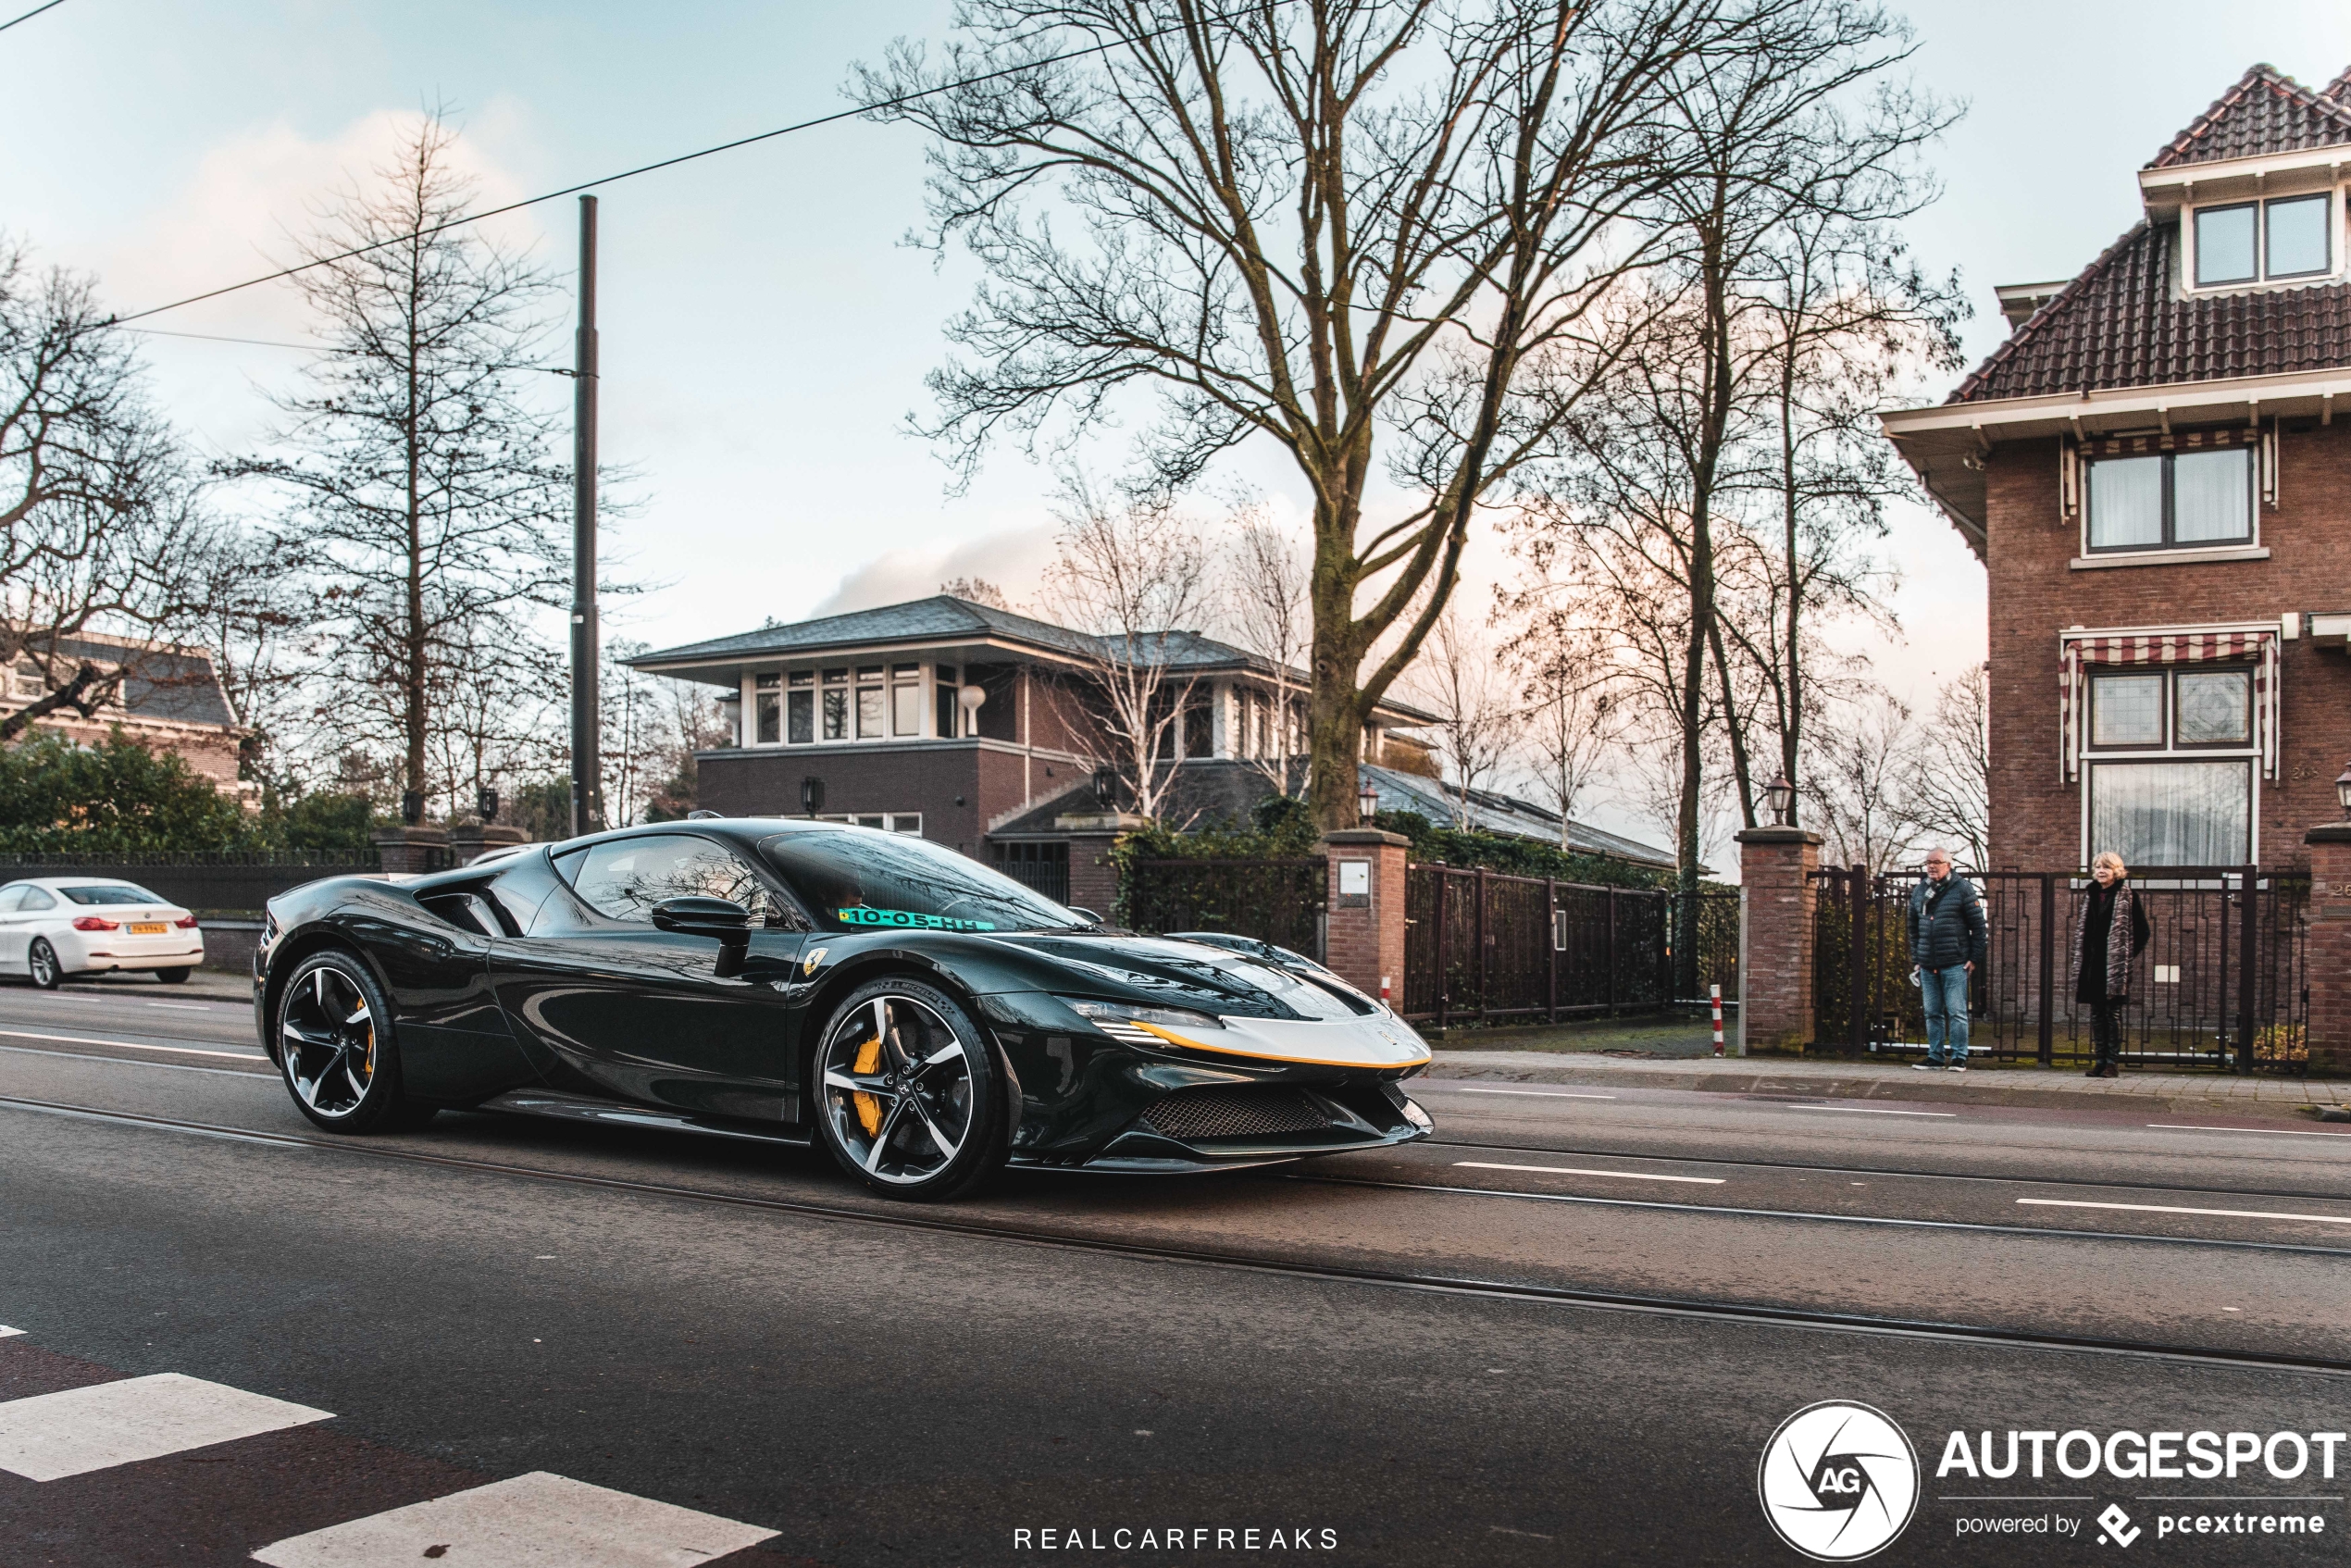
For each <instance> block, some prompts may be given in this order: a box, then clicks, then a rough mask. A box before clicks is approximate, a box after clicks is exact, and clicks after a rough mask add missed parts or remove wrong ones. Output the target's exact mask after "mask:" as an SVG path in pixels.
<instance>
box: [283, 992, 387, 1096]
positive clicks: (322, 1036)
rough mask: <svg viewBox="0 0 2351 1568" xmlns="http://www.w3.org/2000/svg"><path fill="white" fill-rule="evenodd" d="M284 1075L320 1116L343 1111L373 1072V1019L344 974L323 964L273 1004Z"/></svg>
mask: <svg viewBox="0 0 2351 1568" xmlns="http://www.w3.org/2000/svg"><path fill="white" fill-rule="evenodd" d="M278 1042H279V1052H280V1055H281V1056H282V1057H283V1058H284V1061H285V1064H286V1081H287V1082H288V1083H289V1084H291V1085H292V1086H293V1091H294V1093H295V1094H296V1095H298V1096H299V1097H300V1098H301V1100H302V1102H303V1103H304V1104H305V1105H306V1106H308V1107H309V1108H310V1109H311V1110H312V1111H314V1112H316V1113H317V1114H319V1115H321V1116H348V1115H350V1114H352V1113H353V1112H355V1111H356V1110H357V1109H358V1108H359V1105H360V1102H361V1101H364V1100H366V1099H367V1087H368V1085H370V1084H372V1083H373V1082H375V1077H376V1021H375V1018H374V1016H373V1014H370V1013H369V1011H368V1008H367V996H366V994H365V993H363V992H362V991H361V990H360V989H359V986H358V982H356V981H355V980H354V979H353V978H352V977H350V976H349V975H346V974H344V973H343V972H342V970H341V969H339V968H336V967H335V966H334V965H333V964H320V965H319V966H318V967H317V968H315V969H313V970H311V971H310V973H308V974H307V975H304V976H301V977H298V978H297V979H296V980H295V981H294V983H293V987H292V989H291V990H290V991H289V992H288V993H287V996H286V1000H285V1002H284V1003H283V1005H281V1006H280V1008H279V1010H278Z"/></svg>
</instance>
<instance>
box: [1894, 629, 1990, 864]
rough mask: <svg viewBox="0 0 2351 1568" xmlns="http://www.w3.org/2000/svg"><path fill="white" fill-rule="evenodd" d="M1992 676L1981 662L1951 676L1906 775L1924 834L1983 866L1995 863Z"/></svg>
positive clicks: (1915, 819)
mask: <svg viewBox="0 0 2351 1568" xmlns="http://www.w3.org/2000/svg"><path fill="white" fill-rule="evenodd" d="M1991 719H1992V702H1991V678H1990V677H1989V676H1988V674H1987V673H1986V672H1985V669H1984V666H1982V665H1977V666H1974V667H1973V668H1972V669H1970V670H1969V671H1968V672H1967V673H1966V674H1965V675H1962V676H1960V677H1959V678H1957V679H1955V680H1949V681H1946V682H1945V683H1944V685H1943V688H1942V690H1941V691H1938V692H1937V693H1936V694H1935V699H1934V723H1932V724H1930V725H1926V726H1924V727H1923V728H1922V732H1921V734H1920V735H1919V737H1918V740H1917V744H1916V745H1915V747H1914V748H1913V749H1912V751H1911V753H1910V755H1909V759H1908V764H1909V765H1908V766H1907V767H1906V768H1905V769H1904V771H1903V777H1902V804H1903V810H1904V812H1905V813H1906V814H1907V815H1908V816H1909V821H1910V824H1911V826H1912V827H1913V828H1915V829H1916V830H1917V832H1918V834H1919V836H1920V837H1922V838H1925V839H1931V840H1941V841H1942V842H1943V843H1944V844H1945V845H1946V846H1947V847H1948V848H1949V849H1950V850H1951V851H1952V852H1954V853H1955V854H1959V855H1963V856H1965V857H1966V861H1967V864H1968V865H1970V866H1972V867H1973V868H1974V869H1976V870H1978V871H1983V870H1988V869H1989V868H1990V866H1991V862H1992V827H1991V824H1992V725H1991Z"/></svg>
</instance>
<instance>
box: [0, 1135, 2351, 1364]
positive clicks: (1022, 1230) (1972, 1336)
mask: <svg viewBox="0 0 2351 1568" xmlns="http://www.w3.org/2000/svg"><path fill="white" fill-rule="evenodd" d="M0 1109H6V1110H15V1111H19V1112H26V1113H31V1114H48V1115H58V1116H66V1117H71V1118H77V1119H84V1120H93V1121H98V1122H105V1123H111V1124H115V1125H118V1126H131V1127H145V1128H150V1129H155V1130H162V1131H167V1132H172V1133H178V1134H182V1135H190V1136H196V1137H203V1138H212V1139H228V1140H231V1141H236V1142H243V1143H252V1144H258V1145H268V1146H275V1147H280V1148H286V1149H301V1150H316V1151H323V1152H329V1153H334V1154H340V1155H346V1156H352V1155H355V1156H361V1157H367V1158H373V1159H379V1160H392V1161H400V1162H404V1163H406V1164H413V1165H417V1166H423V1167H432V1168H440V1169H445V1170H452V1171H461V1172H467V1173H471V1174H476V1175H482V1176H504V1177H511V1178H517V1179H521V1180H527V1181H538V1182H549V1183H554V1184H558V1185H562V1186H566V1187H573V1188H588V1189H591V1190H598V1191H605V1192H613V1193H618V1194H625V1195H629V1196H635V1197H643V1198H654V1199H663V1200H668V1201H682V1202H690V1203H696V1204H703V1205H709V1206H713V1207H721V1208H730V1209H736V1210H742V1211H748V1212H754V1213H779V1214H790V1215H792V1216H795V1217H798V1218H803V1219H814V1220H821V1221H826V1222H830V1223H837V1224H846V1225H860V1226H879V1227H885V1228H890V1229H897V1230H905V1231H914V1232H923V1233H928V1234H932V1235H940V1236H953V1237H961V1238H972V1239H977V1240H989V1241H1000V1242H1011V1243H1014V1244H1016V1245H1022V1246H1030V1247H1039V1248H1046V1249H1052V1250H1057V1251H1076V1252H1085V1253H1091V1254H1095V1255H1100V1256H1109V1257H1122V1258H1130V1259H1135V1260H1138V1261H1142V1262H1152V1263H1173V1264H1179V1265H1186V1266H1192V1267H1204V1268H1213V1269H1224V1270H1231V1271H1235V1272H1241V1273H1250V1274H1259V1275H1268V1276H1279V1277H1287V1278H1294V1279H1301V1280H1314V1281H1323V1282H1327V1283H1332V1284H1347V1285H1359V1286H1365V1287H1370V1288H1385V1289H1401V1290H1410V1291H1415V1292H1422V1293H1428V1294H1435V1295H1444V1296H1455V1297H1467V1298H1474V1299H1485V1300H1506V1301H1519V1302H1525V1303H1529V1304H1535V1305H1549V1306H1556V1307H1564V1308H1575V1309H1583V1310H1587V1311H1599V1312H1613V1313H1635V1314H1640V1315H1647V1316H1655V1317H1666V1318H1682V1319H1690V1320H1698V1321H1709V1322H1717V1323H1745V1324H1754V1325H1762V1326H1774V1327H1786V1328H1805V1329H1813V1330H1819V1331H1824V1332H1832V1333H1839V1334H1851V1335H1861V1336H1870V1337H1879V1338H1902V1339H1914V1340H1928V1341H1939V1342H1947V1343H1953V1344H1964V1345H1983V1346H1996V1347H2005V1348H2009V1349H2018V1350H2047V1351H2052V1352H2062V1353H2079V1354H2092V1355H2099V1356H2116V1357H2125V1358H2133V1359H2140V1360H2149V1361H2156V1362H2162V1363H2175V1364H2184V1365H2201V1366H2213V1367H2228V1368H2237V1369H2253V1370H2263V1371H2287V1372H2303V1373H2318V1374H2323V1375H2335V1376H2341V1375H2351V1359H2344V1358H2336V1357H2326V1356H2311V1355H2292V1354H2285V1353H2282V1352H2274V1351H2265V1350H2224V1349H2219V1348H2215V1347H2210V1346H2202V1345H2191V1344H2178V1343H2166V1342H2164V1341H2161V1340H2156V1339H2140V1338H2127V1337H2121V1336H2103V1335H2086V1334H2064V1333H2052V1332H2035V1331H2026V1330H2018V1329H2009V1328H1997V1327H1991V1326H1986V1325H1972V1324H1966V1323H1958V1322H1943V1321H1934V1320H1928V1319H1920V1318H1906V1317H1899V1316H1890V1315H1878V1314H1872V1313H1839V1312H1826V1311H1821V1310H1817V1309H1807V1308H1799V1307H1785V1306H1771V1305H1762V1304H1751V1303H1745V1302H1738V1301H1723V1300H1707V1299H1703V1298H1693V1297H1677V1296H1671V1295H1653V1294H1646V1293H1638V1292H1626V1291H1612V1290H1600V1289H1587V1288H1574V1287H1570V1286H1554V1285H1541V1284H1533V1283H1527V1282H1522V1281H1515V1280H1505V1279H1490V1278H1481V1277H1476V1276H1469V1275H1451V1274H1433V1273H1422V1272H1416V1271H1412V1270H1403V1269H1381V1268H1370V1267H1359V1266H1353V1265H1349V1264H1343V1263H1304V1262H1298V1261H1293V1260H1286V1259H1281V1258H1275V1257H1266V1256H1262V1255H1252V1254H1250V1253H1247V1252H1241V1251H1223V1250H1218V1249H1213V1248H1196V1247H1182V1246H1173V1245H1168V1244H1164V1243H1156V1242H1144V1241H1130V1240H1120V1239H1116V1238H1104V1237H1089V1236H1084V1235H1073V1234H1069V1233H1065V1232H1059V1231H1052V1230H1045V1229H1038V1228H1033V1227H1026V1226H1007V1225H1002V1224H995V1223H988V1222H979V1221H969V1220H959V1219H954V1218H952V1217H948V1216H945V1215H941V1214H939V1213H932V1212H925V1211H883V1210H877V1209H868V1208H861V1207H855V1206H852V1205H847V1204H840V1203H829V1202H823V1201H814V1200H808V1199H794V1198H777V1197H766V1196H760V1195H756V1194H751V1193H740V1192H725V1191H718V1190H714V1189H712V1188H698V1187H690V1186H680V1185H676V1184H671V1183H666V1182H651V1181H642V1180H638V1179H634V1178H631V1177H625V1176H599V1175H595V1174H592V1173H587V1172H580V1171H563V1170H551V1169H548V1168H546V1167H543V1166H538V1165H530V1164H518V1163H515V1162H511V1161H504V1160H494V1159H485V1158H481V1157H479V1156H475V1155H457V1154H447V1153H436V1152H433V1151H429V1150H423V1149H415V1148H399V1147H392V1146H389V1145H385V1144H379V1143H363V1142H359V1141H355V1140H351V1139H325V1138H316V1137H309V1136H305V1135H302V1134H295V1133H281V1132H272V1131H257V1130H255V1129H253V1128H250V1127H239V1126H225V1125H221V1124H217V1123H208V1122H197V1121H192V1120H186V1119H181V1118H177V1117H168V1116H158V1115H153V1114H145V1113H138V1112H127V1111H116V1110H108V1109H106V1108H103V1107H97V1106H88V1105H75V1104H70V1103H67V1102H63V1101H45V1100H32V1099H26V1098H22V1097H17V1096H0ZM1298 1179H1302V1180H1308V1181H1318V1182H1319V1181H1332V1182H1340V1181H1343V1180H1345V1178H1326V1177H1302V1178H1298ZM1365 1185H1375V1186H1387V1185H1402V1184H1386V1183H1371V1184H1365ZM1452 1190H1459V1191H1463V1192H1479V1193H1480V1195H1485V1196H1503V1197H1508V1196H1524V1195H1521V1194H1511V1193H1486V1192H1483V1191H1482V1189H1474V1188H1460V1189H1452ZM1594 1201H1605V1200H1594ZM1632 1206H1640V1207H1656V1206H1661V1207H1674V1205H1646V1204H1637V1203H1636V1204H1634V1205H1632ZM1755 1213H1757V1214H1758V1215H1760V1216H1761V1217H1767V1218H1768V1217H1785V1215H1783V1214H1781V1213H1779V1212H1775V1211H1768V1210H1764V1211H1756V1212H1755ZM1968 1228H1984V1229H1992V1228H2000V1229H2009V1228H2018V1229H2021V1231H2022V1233H2023V1234H2026V1235H2032V1236H2039V1237H2050V1238H2083V1239H2096V1240H2106V1241H2158V1242H2162V1241H2174V1240H2182V1239H2187V1238H2161V1237H2145V1236H2138V1235H2118V1234H2115V1233H2108V1232H2073V1231H2059V1230H2045V1229H2034V1228H2031V1227H1989V1226H1983V1227H1975V1226H1971V1227H1968ZM2212 1244H2215V1243H2208V1245H2212ZM2221 1245H2235V1246H2243V1247H2253V1248H2259V1249H2264V1250H2287V1251H2321V1250H2320V1249H2307V1248H2299V1249H2297V1248H2283V1249H2281V1248H2279V1247H2278V1245H2277V1244H2271V1243H2258V1242H2252V1243H2227V1244H2221Z"/></svg>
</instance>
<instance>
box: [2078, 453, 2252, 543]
mask: <svg viewBox="0 0 2351 1568" xmlns="http://www.w3.org/2000/svg"><path fill="white" fill-rule="evenodd" d="M2089 467H2090V482H2089V501H2090V548H2091V549H2092V550H2094V551H2096V550H2175V549H2196V548H2200V547H2205V546H2210V545H2216V544H2245V543H2249V542H2250V541H2252V539H2253V449H2252V448H2251V447H2249V446H2226V447H2219V448H2215V449H2212V450H2209V451H2203V452H2166V453H2160V454H2148V455H2146V456H2145V457H2103V458H2098V459H2096V460H2095V461H2093V462H2092V463H2091V464H2090V466H2089Z"/></svg>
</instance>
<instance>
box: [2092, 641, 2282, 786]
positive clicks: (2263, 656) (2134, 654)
mask: <svg viewBox="0 0 2351 1568" xmlns="http://www.w3.org/2000/svg"><path fill="white" fill-rule="evenodd" d="M2058 655H2059V689H2058V729H2059V738H2060V743H2061V745H2062V746H2063V754H2062V756H2061V757H2060V758H2059V774H2058V776H2059V778H2062V779H2065V780H2066V781H2068V782H2071V780H2073V779H2075V778H2079V777H2081V773H2082V753H2083V749H2084V745H2085V743H2086V741H2087V737H2086V736H2085V735H2084V733H2083V727H2084V724H2085V723H2086V722H2087V716H2088V711H2089V703H2087V702H2085V701H2084V691H2083V685H2082V683H2083V681H2084V680H2085V679H2086V678H2087V674H2086V672H2087V670H2088V669H2089V668H2090V667H2091V666H2109V667H2110V666H2116V665H2179V664H2250V665H2251V666H2253V740H2254V744H2255V745H2256V746H2257V747H2258V749H2259V751H2260V753H2261V772H2262V775H2263V777H2265V778H2276V777H2277V774H2278V631H2277V628H2275V627H2220V628H2189V629H2185V630H2164V629H2161V628H2154V629H2150V630H2146V631H2112V630H2108V631H2069V632H2064V633H2061V634H2060V635H2059V638H2058Z"/></svg>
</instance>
